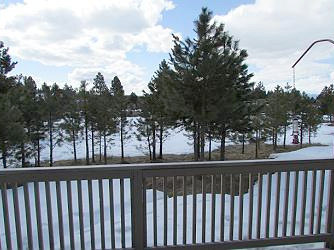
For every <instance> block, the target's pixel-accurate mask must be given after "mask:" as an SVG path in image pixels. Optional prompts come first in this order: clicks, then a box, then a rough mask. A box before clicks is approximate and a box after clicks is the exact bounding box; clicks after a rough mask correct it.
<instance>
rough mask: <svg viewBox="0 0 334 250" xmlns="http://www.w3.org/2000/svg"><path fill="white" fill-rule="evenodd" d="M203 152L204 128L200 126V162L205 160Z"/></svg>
mask: <svg viewBox="0 0 334 250" xmlns="http://www.w3.org/2000/svg"><path fill="white" fill-rule="evenodd" d="M204 152H205V135H204V126H203V125H202V126H201V155H200V156H201V161H204V160H205V157H204Z"/></svg>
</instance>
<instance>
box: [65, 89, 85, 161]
mask: <svg viewBox="0 0 334 250" xmlns="http://www.w3.org/2000/svg"><path fill="white" fill-rule="evenodd" d="M62 98H63V100H64V101H63V103H64V106H63V112H62V123H61V124H60V127H61V129H62V130H63V131H64V140H65V141H67V142H70V143H72V146H73V159H74V162H75V163H76V162H77V143H78V141H79V137H80V134H81V132H82V117H81V115H80V103H79V97H78V94H77V92H76V90H75V89H73V88H72V87H70V86H68V85H65V87H64V88H63V97H62Z"/></svg>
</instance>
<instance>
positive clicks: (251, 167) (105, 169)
mask: <svg viewBox="0 0 334 250" xmlns="http://www.w3.org/2000/svg"><path fill="white" fill-rule="evenodd" d="M320 168H321V169H334V159H316V160H284V161H281V160H275V159H265V160H243V161H209V162H173V163H143V164H126V165H125V164H114V165H89V166H71V167H70V166H69V167H41V168H13V169H1V170H0V182H5V181H7V182H10V181H14V180H17V179H20V178H23V179H21V180H22V181H29V180H36V181H38V180H40V181H42V180H72V179H73V180H77V179H103V178H130V177H132V176H133V175H134V171H137V170H142V171H143V172H144V173H148V175H150V173H151V174H152V173H158V172H159V171H160V172H161V173H165V174H166V173H169V174H173V171H177V172H178V174H180V175H181V174H183V172H182V173H181V172H180V171H184V173H185V174H192V173H193V174H196V171H197V172H205V171H208V172H210V171H215V170H217V169H220V170H222V171H231V170H233V171H235V172H238V171H239V172H252V171H276V170H280V171H287V170H291V171H294V170H303V169H310V170H311V169H320ZM190 169H191V170H194V172H193V171H191V172H190V173H189V170H190Z"/></svg>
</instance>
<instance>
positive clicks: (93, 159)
mask: <svg viewBox="0 0 334 250" xmlns="http://www.w3.org/2000/svg"><path fill="white" fill-rule="evenodd" d="M91 128H92V132H91V135H92V138H91V140H92V162H95V152H94V127H93V125H92V126H91Z"/></svg>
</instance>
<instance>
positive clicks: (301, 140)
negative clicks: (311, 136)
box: [300, 120, 304, 148]
mask: <svg viewBox="0 0 334 250" xmlns="http://www.w3.org/2000/svg"><path fill="white" fill-rule="evenodd" d="M303 130H304V128H303V120H302V122H301V123H300V148H302V147H303Z"/></svg>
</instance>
